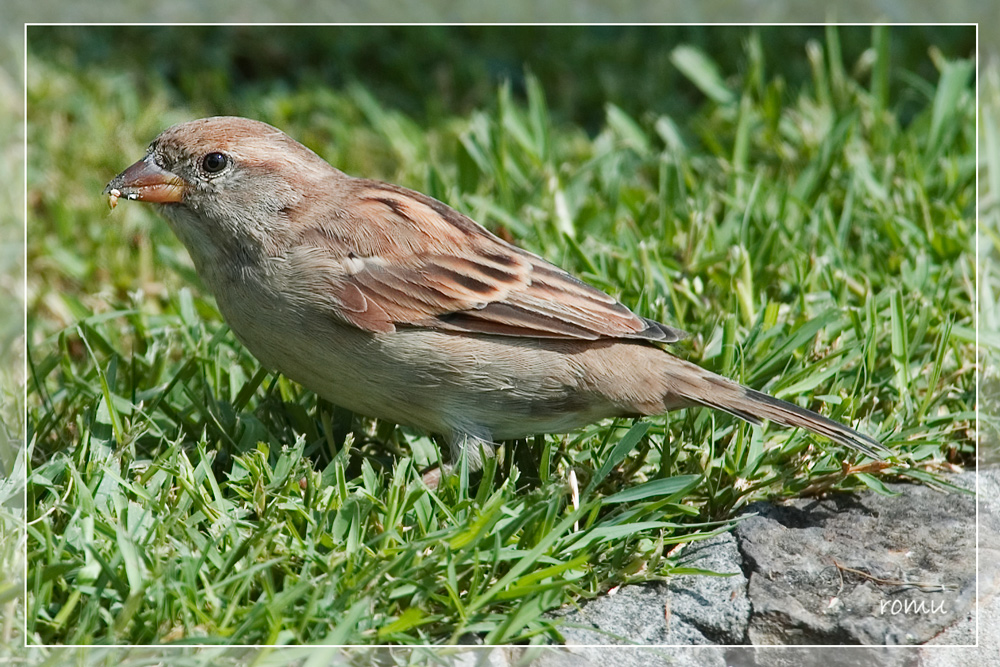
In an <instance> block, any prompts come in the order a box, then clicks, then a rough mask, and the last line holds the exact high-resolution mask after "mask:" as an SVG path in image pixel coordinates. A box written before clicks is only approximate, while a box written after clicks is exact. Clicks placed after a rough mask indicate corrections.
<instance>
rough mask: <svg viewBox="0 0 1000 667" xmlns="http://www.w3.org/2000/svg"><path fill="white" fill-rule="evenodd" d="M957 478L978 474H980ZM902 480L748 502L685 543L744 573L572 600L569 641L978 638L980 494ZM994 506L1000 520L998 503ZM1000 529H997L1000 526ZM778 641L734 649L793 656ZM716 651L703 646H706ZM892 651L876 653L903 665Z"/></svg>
mask: <svg viewBox="0 0 1000 667" xmlns="http://www.w3.org/2000/svg"><path fill="white" fill-rule="evenodd" d="M990 472H991V476H990V479H991V482H990V483H992V484H994V485H997V484H998V479H1000V475H998V474H997V472H998V471H997V470H991V471H990ZM953 481H954V482H955V483H956V484H957V485H964V486H966V487H971V486H972V485H974V484H975V475H974V473H971V472H969V473H964V474H962V475H959V476H957V477H956V478H955V479H954V480H953ZM890 488H891V489H892V490H893V491H894V492H896V493H897V495H894V496H891V497H886V496H880V495H878V494H876V493H874V492H866V493H861V494H857V495H842V496H835V497H831V498H828V499H821V500H815V499H796V500H792V501H789V502H787V503H785V504H782V505H773V504H768V503H758V504H755V505H754V506H751V507H750V508H748V512H750V513H756V515H755V516H749V517H748V518H747V519H745V520H744V521H742V522H741V523H740V524H738V525H737V527H736V529H735V530H734V531H733V533H732V534H731V535H720V536H717V537H715V538H712V539H711V540H706V541H704V542H701V543H696V544H692V545H690V546H689V547H687V551H686V552H685V558H687V559H689V560H687V561H686V562H685V565H690V566H692V567H699V568H703V569H709V570H713V571H715V572H725V573H734V576H732V577H705V576H686V577H676V578H674V579H671V580H670V581H668V582H667V583H650V584H643V585H636V586H626V587H624V588H622V589H620V590H618V591H617V592H616V594H615V595H611V596H605V597H603V598H599V599H597V600H594V601H591V602H589V603H587V604H586V605H584V606H583V607H582V608H581V609H578V610H577V609H574V610H571V611H564V612H562V613H560V614H558V616H559V617H560V618H562V619H563V621H564V625H563V626H562V629H563V636H564V638H565V641H566V644H567V646H582V645H590V646H593V645H609V644H613V645H625V644H639V645H646V646H649V645H654V644H655V645H692V644H693V645H719V644H722V645H731V646H732V645H741V644H742V645H754V646H762V645H788V644H797V645H817V644H821V645H830V644H837V645H844V644H863V645H881V646H886V645H890V646H891V645H900V644H909V645H914V644H925V643H931V644H948V645H960V644H970V643H974V641H975V639H974V638H975V633H974V628H975V610H974V601H975V596H976V569H975V568H976V552H975V544H976V542H975V540H976V525H975V521H976V511H975V502H976V500H975V498H974V497H972V496H969V495H964V494H960V493H958V492H951V493H942V492H940V491H936V490H934V489H931V488H929V487H925V486H918V485H909V484H895V485H891V486H890ZM998 495H1000V494H998ZM998 495H994V496H993V498H994V499H995V498H997V497H998ZM981 497H982V496H981ZM994 502H995V500H994ZM992 512H993V514H992V520H993V521H994V522H996V523H1000V515H998V513H997V508H996V506H995V505H994V506H993V508H992ZM997 528H998V526H996V525H992V526H990V527H989V530H993V534H994V535H996V534H997V533H998V532H1000V530H997ZM998 539H1000V538H998ZM982 546H984V547H986V546H988V545H986V544H984V545H982ZM993 548H996V545H994V547H993ZM993 553H994V554H996V553H997V552H995V551H994V552H993ZM998 555H1000V554H998ZM997 561H1000V558H997V557H994V562H997ZM984 574H986V573H984ZM991 581H992V582H993V583H992V584H990V582H991ZM981 584H985V586H984V588H983V590H982V593H984V594H987V595H989V594H990V593H989V590H993V593H992V595H993V596H994V598H995V597H996V588H997V585H998V579H997V577H995V576H994V577H992V578H991V577H990V576H986V577H984V580H983V581H982V582H981ZM990 586H992V588H990ZM804 650H806V653H804V654H802V655H801V656H800V659H801V660H804V661H805V662H798V663H795V664H808V662H809V661H808V655H810V654H809V653H808V651H809V650H808V649H804ZM793 653H795V654H798V653H799V651H794V652H793ZM766 654H767V653H761V652H760V651H759V650H753V649H752V650H750V652H749V653H746V650H741V649H736V648H732V649H729V650H727V651H726V652H725V656H726V657H725V661H726V662H727V663H729V664H734V665H737V664H747V665H756V664H780V663H782V661H781V660H778V656H779V655H781V654H780V652H773V655H774V658H773V660H778V662H771V661H770V659H769V661H767V662H757V659H758V658H762V657H763V656H764V655H766ZM643 655H644V654H643ZM707 655H708V654H707V653H704V652H702V658H701V659H702V660H703V661H704V660H705V659H706V658H707ZM789 655H790V654H789ZM887 655H891V652H890V653H889V654H887ZM578 657H580V658H583V655H582V654H578ZM622 657H623V658H624V654H622ZM674 658H676V656H674ZM643 659H645V658H643ZM886 660H888V661H887V662H885V663H882V662H879V663H873V664H896V662H895V660H894V659H889V658H886ZM539 664H545V663H544V659H543V662H542V663H539ZM553 664H554V663H553ZM581 664H584V663H581ZM635 664H644V663H635ZM650 664H659V663H650ZM817 664H820V663H817ZM822 664H823V665H824V667H829V665H830V664H836V663H835V662H834V663H830V662H829V661H825V662H823V663H822ZM900 664H904V663H900ZM997 664H998V665H1000V654H998V662H997Z"/></svg>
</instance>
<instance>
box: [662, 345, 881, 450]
mask: <svg viewBox="0 0 1000 667" xmlns="http://www.w3.org/2000/svg"><path fill="white" fill-rule="evenodd" d="M673 360H674V361H676V362H677V363H679V364H681V366H682V367H683V372H681V373H671V378H673V379H676V378H683V380H680V381H679V382H680V384H683V385H684V386H676V387H675V388H673V391H672V393H674V394H675V395H676V396H683V397H684V398H686V399H687V401H688V402H690V403H694V404H696V405H702V406H705V407H709V408H714V409H716V410H722V411H723V412H728V413H729V414H731V415H733V416H736V417H739V418H740V419H743V420H745V421H748V422H750V423H751V424H760V423H761V421H762V420H764V419H767V420H769V421H772V422H774V423H776V424H781V425H782V426H788V427H793V428H804V429H806V430H808V431H812V432H813V433H816V434H818V435H822V436H824V437H827V438H829V439H830V440H833V441H834V442H836V443H839V444H841V445H844V446H845V447H850V448H851V449H854V450H856V451H859V452H861V453H862V454H864V455H865V456H869V457H871V458H872V459H875V460H883V459H884V457H886V456H887V455H889V454H891V452H890V451H889V450H888V449H886V448H885V446H884V445H882V443H881V442H879V441H878V440H876V439H875V438H872V437H870V436H867V435H865V434H863V433H858V432H857V431H855V430H854V429H852V428H850V427H848V426H845V425H844V424H841V423H840V422H837V421H834V420H832V419H829V418H827V417H824V416H823V415H820V414H817V413H815V412H813V411H812V410H806V409H805V408H800V407H799V406H797V405H795V404H793V403H789V402H788V401H783V400H781V399H778V398H775V397H773V396H769V395H768V394H765V393H763V392H760V391H757V390H756V389H751V388H750V387H745V386H743V385H741V384H739V383H738V382H734V381H732V380H730V379H728V378H725V377H722V376H721V375H718V374H716V373H713V372H711V371H708V370H705V369H704V368H701V367H700V366H696V365H694V364H692V363H689V362H687V361H684V360H682V359H678V358H677V357H673Z"/></svg>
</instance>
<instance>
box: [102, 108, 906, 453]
mask: <svg viewBox="0 0 1000 667" xmlns="http://www.w3.org/2000/svg"><path fill="white" fill-rule="evenodd" d="M104 194H105V195H107V196H108V197H109V203H110V204H111V205H112V206H114V204H115V203H116V202H117V200H118V199H119V198H124V199H125V200H136V201H144V202H150V203H153V204H155V205H156V208H157V209H158V211H159V213H160V214H162V216H163V217H164V218H165V219H166V221H167V223H168V224H169V225H170V227H171V229H172V230H173V232H174V233H175V234H176V236H177V237H178V238H179V239H180V241H181V242H182V243H183V244H184V246H185V247H186V248H187V251H188V253H189V254H190V256H191V259H192V261H193V262H194V266H195V268H196V270H197V272H198V274H199V276H200V277H201V278H202V280H203V281H204V283H205V285H206V286H207V287H208V289H209V290H211V292H212V294H213V295H214V296H215V299H216V301H217V303H218V307H219V310H220V312H221V313H222V315H223V317H224V318H225V320H226V322H227V323H228V324H229V326H230V328H231V329H232V331H233V333H234V334H235V335H236V337H237V339H239V340H240V342H241V343H242V344H243V345H245V346H246V347H247V349H249V350H250V352H251V353H252V354H253V355H254V356H255V357H256V358H257V359H258V360H259V361H260V362H261V363H262V364H263V365H264V366H265V367H267V368H269V369H272V370H275V371H279V372H281V373H283V374H284V375H286V376H287V377H289V378H291V379H292V380H294V381H296V382H298V383H300V384H302V385H303V386H305V387H307V388H308V389H311V390H312V391H314V392H316V393H317V394H318V395H320V396H322V397H323V398H325V399H327V400H329V401H330V402H332V403H334V404H335V405H338V406H341V407H343V408H347V409H349V410H351V411H353V412H355V413H358V414H361V415H366V416H369V417H377V418H380V419H386V420H391V421H393V422H395V423H397V424H403V425H408V426H412V427H416V428H419V429H423V430H424V431H426V432H428V433H431V434H436V435H439V436H443V437H444V438H445V439H446V440H447V442H448V444H449V446H450V450H451V457H452V461H458V460H459V456H460V455H463V454H464V455H465V456H466V457H467V461H468V466H469V469H470V470H475V469H478V468H480V467H481V466H482V456H484V455H485V456H490V455H492V454H493V452H494V447H495V443H497V442H502V441H505V440H513V439H518V438H524V437H527V436H530V435H535V434H540V433H564V432H567V431H571V430H573V429H576V428H578V427H581V426H584V425H586V424H589V423H592V422H595V421H597V420H601V419H605V418H609V417H642V416H649V415H658V414H662V413H664V412H667V411H669V410H675V409H678V408H685V407H692V406H704V407H709V408H713V409H716V410H722V411H724V412H727V413H729V414H732V415H735V416H736V417H739V418H740V419H743V420H746V421H748V422H750V423H753V424H760V423H761V422H762V420H765V419H766V420H769V421H771V422H774V423H777V424H781V425H784V426H787V427H800V428H804V429H808V430H809V431H812V432H813V433H816V434H819V435H822V436H825V437H827V438H829V439H830V440H833V441H835V442H837V443H840V444H841V445H845V446H847V447H849V448H851V449H854V450H856V451H858V452H860V453H862V454H864V455H865V456H868V457H871V458H872V459H879V458H880V457H881V456H882V455H883V454H885V453H887V451H888V450H886V449H885V448H884V447H883V446H882V445H881V443H879V441H878V440H876V439H874V438H872V437H869V436H867V435H864V434H862V433H859V432H857V431H855V430H854V429H852V428H849V427H848V426H845V425H843V424H841V423H839V422H837V421H834V420H831V419H828V418H826V417H823V416H821V415H819V414H817V413H815V412H813V411H811V410H807V409H804V408H801V407H799V406H797V405H794V404H792V403H788V402H786V401H783V400H779V399H777V398H774V397H772V396H769V395H768V394H765V393H762V392H759V391H756V390H754V389H751V388H749V387H746V386H743V385H741V384H739V383H737V382H734V381H733V380H730V379H728V378H725V377H723V376H721V375H718V374H716V373H713V372H711V371H708V370H706V369H703V368H701V367H700V366H697V365H695V364H693V363H690V362H688V361H685V360H683V359H680V358H679V357H677V356H674V355H673V354H671V353H670V352H669V351H668V349H667V346H668V345H669V344H671V343H676V342H677V341H679V340H681V339H682V338H684V337H685V336H686V335H687V334H685V333H684V332H683V331H681V330H679V329H676V328H674V327H671V326H668V325H666V324H663V323H660V322H656V321H653V320H651V319H648V318H645V317H642V316H640V315H637V314H635V313H634V312H632V311H631V310H630V309H628V308H627V307H625V306H624V305H622V304H621V303H619V301H618V300H617V299H615V298H614V297H612V296H610V295H608V294H606V293H604V292H602V291H601V290H598V289H595V288H594V287H591V286H590V285H587V284H586V283H584V282H582V281H580V280H578V279H577V278H575V277H573V276H572V275H570V274H569V273H567V272H566V271H564V270H562V269H560V268H559V267H557V266H555V265H553V264H551V263H549V262H548V261H546V260H545V259H543V258H541V257H539V256H537V255H534V254H532V253H530V252H527V251H525V250H522V249H521V248H518V247H516V246H514V245H512V244H510V243H507V242H506V241H504V240H502V239H500V238H499V237H497V236H495V235H494V234H492V233H490V232H489V231H487V230H486V229H485V228H484V227H482V226H481V225H479V224H478V223H476V222H474V221H473V220H471V219H470V218H468V217H467V216H465V215H463V214H462V213H459V212H458V211H456V210H455V209H453V208H451V207H449V206H447V205H446V204H443V203H442V202H440V201H438V200H436V199H433V198H431V197H428V196H427V195H424V194H421V193H419V192H415V191H413V190H408V189H406V188H402V187H399V186H397V185H392V184H389V183H384V182H380V181H375V180H369V179H364V178H355V177H353V176H349V175H347V174H345V173H344V172H342V171H340V170H338V169H336V168H334V167H333V166H331V165H330V164H328V163H327V162H326V161H324V160H323V159H322V158H321V157H319V156H318V155H317V154H316V153H314V152H313V151H311V150H309V149H308V148H306V147H305V146H303V145H302V144H300V143H298V142H297V141H295V140H294V139H292V138H291V137H289V136H288V135H286V134H285V133H284V132H282V131H280V130H278V129H276V128H274V127H272V126H270V125H267V124H266V123H262V122H259V121H255V120H249V119H246V118H238V117H212V118H203V119H200V120H194V121H190V122H186V123H181V124H179V125H174V126H173V127H170V128H168V129H166V130H164V131H163V132H162V133H161V134H160V135H159V136H158V137H156V139H154V140H153V142H152V143H151V144H150V145H149V148H148V150H147V152H146V155H145V157H143V158H142V159H141V160H139V161H138V162H136V163H135V164H133V165H132V166H130V167H128V168H127V169H126V170H125V171H123V172H122V173H121V174H119V175H118V176H116V177H115V178H114V179H113V180H112V181H111V182H110V183H109V184H108V185H107V187H106V188H105V190H104Z"/></svg>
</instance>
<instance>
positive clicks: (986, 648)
mask: <svg viewBox="0 0 1000 667" xmlns="http://www.w3.org/2000/svg"><path fill="white" fill-rule="evenodd" d="M963 477H965V476H964V475H963ZM978 492H979V493H978V496H977V499H978V502H979V600H978V602H979V604H978V611H979V642H978V644H979V645H978V646H976V647H974V648H973V647H969V648H965V647H960V648H956V647H954V646H947V644H975V643H976V615H975V613H970V614H968V615H967V616H966V617H965V618H963V619H962V620H961V621H960V622H959V623H957V624H955V625H954V626H952V627H950V628H948V629H947V630H945V631H944V632H943V633H941V634H940V635H938V636H937V637H935V638H934V639H932V640H931V641H929V642H928V643H927V645H925V646H921V647H920V665H921V666H922V667H980V666H982V665H1000V630H998V628H1000V467H997V466H991V467H988V468H981V469H980V471H979V488H978Z"/></svg>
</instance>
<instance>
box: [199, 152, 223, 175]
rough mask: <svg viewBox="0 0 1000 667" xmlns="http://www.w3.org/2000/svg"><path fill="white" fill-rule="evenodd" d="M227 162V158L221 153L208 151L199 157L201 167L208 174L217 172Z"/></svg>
mask: <svg viewBox="0 0 1000 667" xmlns="http://www.w3.org/2000/svg"><path fill="white" fill-rule="evenodd" d="M227 164H229V158H227V157H226V156H225V155H223V154H222V153H209V154H208V155H206V156H205V157H203V158H202V159H201V168H202V169H204V170H205V172H206V173H208V174H218V173H219V172H220V171H222V170H223V169H225V168H226V165H227Z"/></svg>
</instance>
